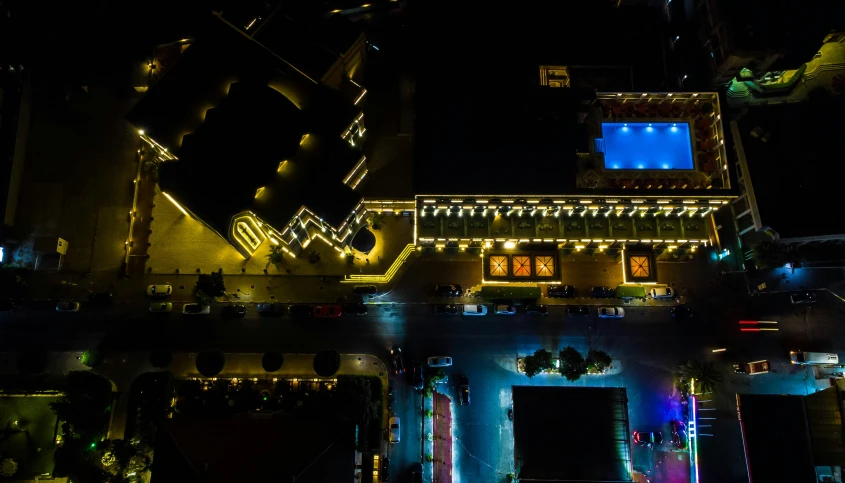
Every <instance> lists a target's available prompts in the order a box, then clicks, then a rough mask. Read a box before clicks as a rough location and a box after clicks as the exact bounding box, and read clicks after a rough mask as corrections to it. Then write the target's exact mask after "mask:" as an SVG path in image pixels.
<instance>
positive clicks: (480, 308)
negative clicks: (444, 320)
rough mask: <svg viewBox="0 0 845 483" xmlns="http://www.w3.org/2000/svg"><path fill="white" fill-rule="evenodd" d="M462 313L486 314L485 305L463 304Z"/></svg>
mask: <svg viewBox="0 0 845 483" xmlns="http://www.w3.org/2000/svg"><path fill="white" fill-rule="evenodd" d="M463 314H464V315H487V306H486V305H464V311H463Z"/></svg>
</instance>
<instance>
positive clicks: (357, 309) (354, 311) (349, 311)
mask: <svg viewBox="0 0 845 483" xmlns="http://www.w3.org/2000/svg"><path fill="white" fill-rule="evenodd" d="M343 315H367V306H366V305H364V304H357V303H349V304H343Z"/></svg>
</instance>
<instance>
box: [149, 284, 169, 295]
mask: <svg viewBox="0 0 845 483" xmlns="http://www.w3.org/2000/svg"><path fill="white" fill-rule="evenodd" d="M172 292H173V287H171V286H170V285H150V286H149V287H147V295H149V296H150V297H168V296H170V294H171V293H172Z"/></svg>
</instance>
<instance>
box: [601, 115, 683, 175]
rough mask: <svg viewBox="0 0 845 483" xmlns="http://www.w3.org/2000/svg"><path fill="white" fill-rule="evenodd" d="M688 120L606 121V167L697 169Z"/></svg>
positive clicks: (603, 148) (603, 145)
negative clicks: (648, 121) (650, 121)
mask: <svg viewBox="0 0 845 483" xmlns="http://www.w3.org/2000/svg"><path fill="white" fill-rule="evenodd" d="M689 131H690V127H689V124H688V123H686V122H652V123H647V122H627V123H621V122H603V123H602V132H603V136H604V138H603V140H599V139H596V148H597V150H599V151H604V169H629V170H638V169H643V170H648V169H650V170H670V169H685V170H691V169H694V168H695V166H694V163H693V159H692V141H691V139H690V132H689Z"/></svg>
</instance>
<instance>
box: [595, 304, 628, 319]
mask: <svg viewBox="0 0 845 483" xmlns="http://www.w3.org/2000/svg"><path fill="white" fill-rule="evenodd" d="M599 317H600V318H602V319H621V318H622V317H625V309H623V308H622V307H601V308H599Z"/></svg>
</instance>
